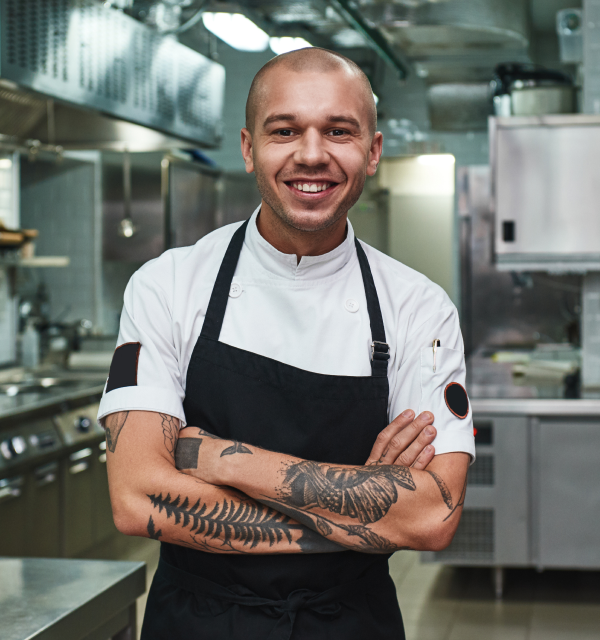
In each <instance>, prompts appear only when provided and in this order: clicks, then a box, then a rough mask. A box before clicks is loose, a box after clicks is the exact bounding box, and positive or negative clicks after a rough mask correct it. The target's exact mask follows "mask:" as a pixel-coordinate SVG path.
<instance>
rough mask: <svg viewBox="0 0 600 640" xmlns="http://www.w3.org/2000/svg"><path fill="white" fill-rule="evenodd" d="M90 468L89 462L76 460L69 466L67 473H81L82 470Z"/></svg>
mask: <svg viewBox="0 0 600 640" xmlns="http://www.w3.org/2000/svg"><path fill="white" fill-rule="evenodd" d="M89 468H90V463H89V462H78V463H77V464H74V465H73V466H72V467H69V473H70V474H71V475H73V476H74V475H76V474H77V473H81V472H82V471H87V470H88V469H89Z"/></svg>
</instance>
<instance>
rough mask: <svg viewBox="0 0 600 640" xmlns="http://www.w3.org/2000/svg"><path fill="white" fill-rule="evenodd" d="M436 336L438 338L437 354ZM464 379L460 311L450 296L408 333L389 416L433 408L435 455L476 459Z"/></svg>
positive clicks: (391, 399)
mask: <svg viewBox="0 0 600 640" xmlns="http://www.w3.org/2000/svg"><path fill="white" fill-rule="evenodd" d="M434 340H436V341H439V343H437V342H436V350H435V356H434V350H433V342H434ZM438 345H439V346H438ZM434 360H435V361H434ZM465 378H466V368H465V357H464V347H463V340H462V335H461V332H460V324H459V320H458V313H457V311H456V308H455V307H454V305H452V304H451V303H450V301H449V300H448V304H447V305H445V306H442V307H441V308H440V309H439V310H438V311H436V312H434V313H433V314H431V315H430V316H429V317H428V318H427V319H426V320H425V321H424V322H423V323H421V324H419V325H418V326H415V327H414V328H413V329H412V330H411V332H410V334H409V335H408V336H407V340H406V343H405V345H404V352H403V354H402V362H401V363H400V366H399V369H398V372H397V377H396V381H395V384H394V388H393V389H392V390H391V393H390V419H393V418H395V417H396V416H397V415H399V414H400V413H402V411H404V410H405V409H412V410H413V411H415V413H416V414H417V415H418V414H419V413H421V412H423V411H431V413H433V415H434V423H433V424H434V426H435V428H436V429H437V435H436V438H435V440H434V441H433V445H434V447H435V452H436V455H438V454H441V453H451V452H455V451H464V452H465V453H468V454H469V455H470V456H471V459H472V460H475V439H474V436H473V416H472V411H471V406H470V402H469V400H468V397H467V393H466V390H465Z"/></svg>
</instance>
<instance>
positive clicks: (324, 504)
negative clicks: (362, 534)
mask: <svg viewBox="0 0 600 640" xmlns="http://www.w3.org/2000/svg"><path fill="white" fill-rule="evenodd" d="M398 487H402V488H403V489H407V490H408V491H415V490H416V486H415V483H414V480H413V477H412V474H411V472H410V469H409V468H408V467H403V466H396V465H385V466H379V467H373V466H369V467H364V468H361V467H359V468H356V467H355V468H346V467H334V466H329V465H326V464H321V463H318V462H312V461H302V462H298V463H296V464H293V465H291V466H290V467H289V468H288V469H287V470H286V472H285V480H284V494H285V496H284V499H285V500H286V501H288V502H289V504H291V505H293V506H295V507H300V508H307V507H308V508H310V507H319V508H321V509H327V510H328V511H331V512H333V513H338V514H340V515H342V516H348V517H350V518H357V519H358V520H360V522H361V523H362V524H363V525H366V524H371V523H373V522H377V521H378V520H381V518H383V517H384V516H385V515H386V514H387V512H388V511H389V510H390V507H391V506H392V505H393V504H394V503H395V502H396V501H397V500H398Z"/></svg>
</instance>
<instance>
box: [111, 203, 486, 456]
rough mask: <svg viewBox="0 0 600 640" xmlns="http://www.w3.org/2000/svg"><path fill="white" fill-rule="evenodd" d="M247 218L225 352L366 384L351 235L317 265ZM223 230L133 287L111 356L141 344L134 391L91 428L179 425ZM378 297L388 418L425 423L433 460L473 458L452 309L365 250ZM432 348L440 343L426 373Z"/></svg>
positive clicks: (118, 395)
mask: <svg viewBox="0 0 600 640" xmlns="http://www.w3.org/2000/svg"><path fill="white" fill-rule="evenodd" d="M259 210H260V207H259V208H257V210H256V211H255V212H254V214H253V215H252V218H251V220H250V223H249V225H248V228H247V230H246V237H245V240H244V246H243V248H242V251H241V253H240V258H239V262H238V265H237V268H236V271H235V275H234V278H233V282H232V284H231V289H230V293H229V300H228V303H227V309H226V312H225V318H224V321H223V328H222V330H221V336H220V341H221V342H224V343H226V344H228V345H231V346H233V347H237V348H239V349H244V350H246V351H250V352H252V353H256V354H259V355H262V356H266V357H268V358H272V359H274V360H278V361H280V362H283V363H285V364H288V365H291V366H294V367H297V368H300V369H304V370H307V371H312V372H314V373H320V374H325V375H345V376H370V375H371V364H370V355H371V343H372V338H371V328H370V323H369V314H368V311H367V303H366V297H365V290H364V285H363V280H362V276H361V271H360V266H359V263H358V257H357V254H356V247H355V245H354V232H353V229H352V225H351V224H350V222H348V232H347V235H346V239H345V240H344V242H342V244H341V245H339V246H338V247H336V248H335V249H334V250H333V251H330V252H329V253H326V254H324V255H320V256H304V257H302V258H301V260H300V262H299V263H297V258H296V256H295V255H288V254H284V253H281V252H280V251H278V250H277V249H275V247H273V246H272V245H271V244H269V243H268V242H267V241H266V240H265V239H264V238H263V237H262V236H261V234H260V232H259V231H258V228H257V226H256V218H257V216H258V212H259ZM240 224H241V223H235V224H231V225H227V226H225V227H222V228H220V229H217V230H216V231H213V232H212V233H210V234H208V235H207V236H205V237H203V238H202V239H201V240H199V241H198V242H197V243H196V244H195V245H193V246H190V247H183V248H178V249H171V250H169V251H166V252H165V253H163V254H162V255H161V256H160V257H158V258H156V259H154V260H151V261H150V262H148V263H146V264H145V265H144V266H143V267H142V268H141V269H139V270H138V271H137V272H136V273H134V275H133V276H132V278H131V280H130V281H129V284H128V285H127V288H126V290H125V301H124V306H123V313H122V315H121V325H120V331H119V338H118V343H117V345H122V344H125V343H140V344H141V347H140V349H139V355H138V359H137V376H136V384H135V385H134V386H126V387H120V388H116V389H113V390H111V391H109V392H106V391H105V393H104V395H103V397H102V401H101V403H100V410H99V413H98V420H99V421H101V420H102V419H103V418H104V417H105V416H107V415H108V414H110V413H113V412H116V411H135V410H141V411H156V412H160V413H166V414H168V415H171V416H174V417H176V418H179V420H180V421H181V424H182V426H184V425H185V424H186V422H185V414H184V411H183V400H184V397H185V385H186V376H187V368H188V363H189V361H190V358H191V356H192V351H193V349H194V346H195V344H196V341H197V339H198V336H199V335H200V331H201V329H202V324H203V322H204V316H205V313H206V308H207V306H208V302H209V299H210V295H211V292H212V289H213V285H214V283H215V279H216V277H217V272H218V270H219V267H220V266H221V261H222V259H223V256H224V254H225V251H226V249H227V246H228V245H229V241H230V240H231V237H232V235H233V233H234V232H235V231H236V229H237V228H238V227H239V226H240ZM362 245H363V247H364V250H365V253H366V255H367V258H368V260H369V264H370V266H371V271H372V273H373V279H374V281H375V286H376V288H377V293H378V296H379V302H380V305H381V311H382V315H383V322H384V325H385V332H386V338H387V342H388V344H389V346H390V360H389V361H388V380H389V388H390V393H389V404H388V410H389V418H390V421H391V420H392V419H393V418H395V417H396V416H397V415H398V414H399V413H401V412H402V411H404V410H405V409H413V410H414V411H415V412H416V413H417V414H418V413H419V412H421V411H425V410H428V411H431V412H432V413H433V414H434V416H435V420H434V425H435V427H436V429H437V436H436V438H435V441H434V443H433V444H434V446H435V450H436V454H441V453H449V452H453V451H464V452H466V453H469V454H470V455H471V456H472V459H474V458H475V444H474V437H473V425H472V415H471V409H470V408H469V412H468V415H467V416H466V417H465V418H463V419H460V418H458V417H457V416H456V415H454V414H453V413H452V412H451V411H450V409H449V407H448V406H447V405H446V402H445V398H444V390H445V388H446V386H447V385H448V384H449V383H451V382H458V383H459V384H461V385H463V387H464V385H465V361H464V353H463V341H462V336H461V332H460V326H459V321H458V314H457V311H456V308H455V307H454V305H453V304H452V302H451V301H450V299H449V298H448V296H447V295H446V293H445V292H444V291H443V289H441V288H440V287H439V286H437V285H436V284H434V283H432V282H431V281H430V280H428V279H427V278H426V277H425V276H423V275H422V274H420V273H418V272H416V271H414V270H413V269H410V268H409V267H407V266H405V265H403V264H401V263H400V262H397V261H396V260H394V259H392V258H390V257H389V256H386V255H384V254H383V253H381V252H379V251H377V250H376V249H373V248H372V247H370V246H368V245H366V244H365V243H362ZM434 339H438V340H440V345H441V346H440V347H439V348H438V349H437V353H436V371H435V372H434V371H433V349H432V343H433V340H434Z"/></svg>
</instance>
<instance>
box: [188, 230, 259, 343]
mask: <svg viewBox="0 0 600 640" xmlns="http://www.w3.org/2000/svg"><path fill="white" fill-rule="evenodd" d="M249 222H250V219H248V220H246V222H244V224H243V225H242V226H241V227H240V228H239V229H238V230H237V231H236V232H235V233H234V234H233V237H232V238H231V242H230V243H229V246H228V247H227V251H226V252H225V257H224V258H223V262H222V263H221V267H220V269H219V273H218V274H217V279H216V280H215V285H214V287H213V290H212V294H211V296H210V302H209V303H208V308H207V310H206V317H205V318H204V324H203V325H202V331H201V332H200V335H201V336H202V337H203V338H208V339H209V340H215V341H218V340H219V336H220V335H221V327H222V326H223V318H224V317H225V309H226V308H227V300H228V298H229V289H230V287H231V281H232V280H233V276H234V274H235V268H236V267H237V263H238V260H239V258H240V252H241V251H242V247H243V245H244V238H245V236H246V227H247V226H248V223H249Z"/></svg>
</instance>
